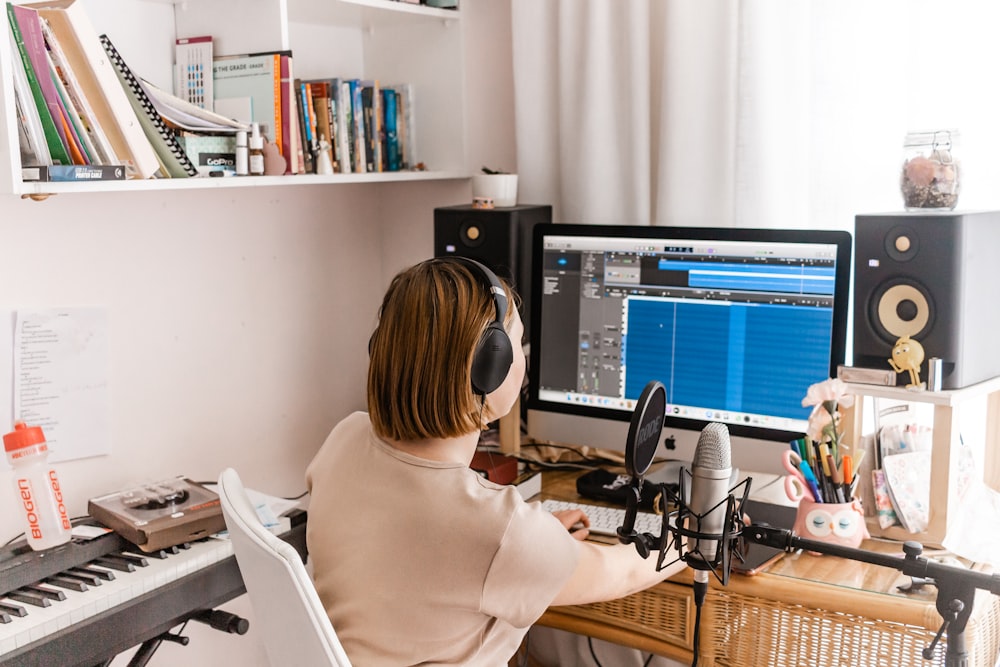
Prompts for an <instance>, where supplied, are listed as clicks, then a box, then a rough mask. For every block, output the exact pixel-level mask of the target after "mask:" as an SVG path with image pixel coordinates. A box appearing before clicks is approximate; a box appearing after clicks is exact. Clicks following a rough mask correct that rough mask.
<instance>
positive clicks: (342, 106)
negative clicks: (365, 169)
mask: <svg viewBox="0 0 1000 667" xmlns="http://www.w3.org/2000/svg"><path fill="white" fill-rule="evenodd" d="M337 110H338V113H337V153H338V154H339V155H340V156H341V157H340V173H342V174H349V173H351V171H352V169H353V160H354V147H353V144H352V142H351V128H352V127H353V120H352V118H353V117H352V115H351V86H350V84H349V83H348V82H347V81H340V83H339V87H338V90H337Z"/></svg>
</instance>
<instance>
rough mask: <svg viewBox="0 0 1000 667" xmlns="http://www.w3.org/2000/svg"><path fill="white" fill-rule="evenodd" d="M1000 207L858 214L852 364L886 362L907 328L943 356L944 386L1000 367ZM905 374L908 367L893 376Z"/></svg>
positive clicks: (927, 349) (927, 350) (928, 350)
mask: <svg viewBox="0 0 1000 667" xmlns="http://www.w3.org/2000/svg"><path fill="white" fill-rule="evenodd" d="M998 301H1000V211H986V212H975V213H952V212H945V213H931V212H927V213H898V214H879V215H858V216H856V217H855V225H854V365H855V366H861V367H867V368H888V367H889V363H888V359H889V357H890V356H892V348H893V345H894V344H895V342H896V341H897V340H898V339H899V338H901V337H902V336H909V337H910V338H912V339H914V340H916V341H918V342H919V343H920V344H921V345H922V346H923V348H924V355H925V359H924V363H923V364H922V365H921V369H920V379H921V381H923V382H926V380H927V359H930V358H932V357H938V358H940V359H941V360H942V372H941V387H942V388H943V389H958V388H961V387H967V386H969V385H971V384H975V383H977V382H982V381H983V380H988V379H990V378H992V377H996V376H998V375H1000V345H998V344H997V333H998V331H1000V303H998ZM897 379H898V380H899V384H906V383H907V382H908V381H909V377H908V375H907V374H906V373H900V374H899V375H898V376H897Z"/></svg>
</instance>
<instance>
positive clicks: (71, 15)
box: [25, 0, 160, 178]
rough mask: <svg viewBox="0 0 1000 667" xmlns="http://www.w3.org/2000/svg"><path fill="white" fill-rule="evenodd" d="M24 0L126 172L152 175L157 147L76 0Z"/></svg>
mask: <svg viewBox="0 0 1000 667" xmlns="http://www.w3.org/2000/svg"><path fill="white" fill-rule="evenodd" d="M25 6H27V7H31V8H33V9H36V10H37V11H38V15H39V16H40V17H41V18H43V19H45V20H47V21H48V22H49V26H50V27H51V29H52V34H53V35H54V36H55V38H56V39H57V40H58V41H59V44H60V46H61V47H62V51H63V53H64V55H65V57H66V59H67V62H68V63H69V65H70V66H71V67H72V68H73V72H74V73H75V74H76V77H77V80H78V81H79V83H80V86H81V90H82V92H83V94H84V95H86V97H87V99H88V101H89V102H90V105H91V107H92V108H93V110H94V112H95V114H96V116H97V120H98V122H99V123H100V125H101V127H102V128H103V129H104V131H105V132H106V133H107V135H108V139H109V140H110V142H111V145H112V146H113V147H114V152H115V154H116V155H117V156H118V158H119V159H120V160H121V161H122V162H123V163H124V164H125V165H126V168H127V169H128V170H129V176H130V177H138V178H150V177H151V176H153V174H155V173H156V171H157V169H159V168H160V163H159V160H158V159H157V155H156V151H154V150H153V146H152V145H151V144H150V143H149V140H148V139H147V138H146V133H145V132H144V131H143V128H142V125H141V124H140V122H139V118H138V117H137V116H136V113H135V111H134V110H133V108H132V105H131V103H130V102H129V100H128V96H127V95H126V94H125V91H124V90H123V89H122V85H121V83H119V81H118V75H117V73H116V72H115V68H114V66H113V65H112V64H111V62H110V61H109V60H108V57H107V54H106V53H105V52H104V49H103V48H102V47H101V40H100V38H99V37H98V33H97V31H96V30H95V29H94V26H93V24H92V23H91V22H90V17H89V16H87V11H86V9H84V7H83V3H82V2H81V0H50V1H48V2H37V3H31V4H28V5H25Z"/></svg>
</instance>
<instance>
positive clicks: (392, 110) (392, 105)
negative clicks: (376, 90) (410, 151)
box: [382, 88, 402, 171]
mask: <svg viewBox="0 0 1000 667" xmlns="http://www.w3.org/2000/svg"><path fill="white" fill-rule="evenodd" d="M382 108H383V110H384V111H385V143H384V147H385V160H386V171H399V170H400V169H401V168H402V159H401V158H400V155H399V131H398V122H399V119H398V118H397V116H398V106H397V105H396V91H395V90H393V89H391V88H385V89H383V90H382Z"/></svg>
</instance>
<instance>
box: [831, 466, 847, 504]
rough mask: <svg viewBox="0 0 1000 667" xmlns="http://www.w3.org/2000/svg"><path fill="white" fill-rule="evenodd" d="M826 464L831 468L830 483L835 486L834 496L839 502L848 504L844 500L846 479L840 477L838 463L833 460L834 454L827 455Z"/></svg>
mask: <svg viewBox="0 0 1000 667" xmlns="http://www.w3.org/2000/svg"><path fill="white" fill-rule="evenodd" d="M826 464H827V466H828V467H829V468H830V482H831V483H832V484H833V494H834V496H836V498H837V502H841V503H846V502H847V501H846V500H845V499H844V486H843V484H844V478H843V477H841V476H840V471H839V470H837V463H836V461H834V460H833V454H827V455H826Z"/></svg>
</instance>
